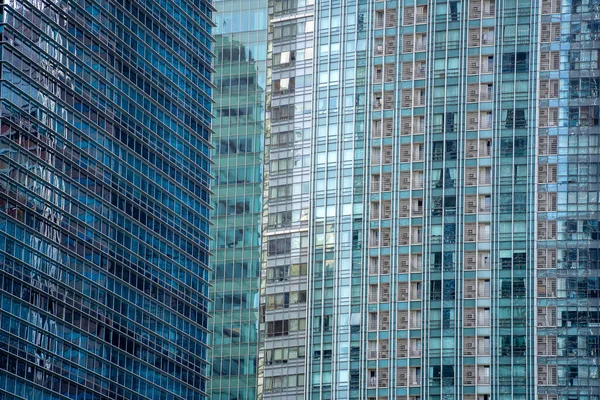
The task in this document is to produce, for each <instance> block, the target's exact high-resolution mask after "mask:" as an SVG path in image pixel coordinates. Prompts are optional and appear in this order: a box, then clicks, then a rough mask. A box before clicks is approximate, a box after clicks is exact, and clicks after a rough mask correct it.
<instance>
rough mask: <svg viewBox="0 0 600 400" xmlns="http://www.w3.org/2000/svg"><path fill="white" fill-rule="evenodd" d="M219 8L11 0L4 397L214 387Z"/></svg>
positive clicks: (0, 152)
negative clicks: (212, 232)
mask: <svg viewBox="0 0 600 400" xmlns="http://www.w3.org/2000/svg"><path fill="white" fill-rule="evenodd" d="M213 12H214V8H213V6H212V5H211V1H209V0H195V1H185V0H175V1H169V2H164V1H153V0H142V1H135V2H134V1H129V0H115V1H112V0H110V1H100V2H95V1H83V0H81V1H57V2H51V1H27V0H12V1H7V2H5V3H4V4H3V7H2V21H3V24H2V28H1V29H2V31H1V32H2V35H1V44H0V46H1V52H2V69H1V75H0V81H1V96H0V101H1V109H0V117H1V121H2V122H1V123H2V129H1V131H0V281H1V285H0V297H1V300H0V303H1V310H0V397H2V398H5V397H6V398H25V399H33V398H53V399H59V398H60V399H74V398H78V399H82V398H86V399H106V398H110V399H203V398H207V392H206V391H207V387H206V383H207V369H208V360H207V350H208V295H209V293H208V278H209V276H208V274H209V267H208V255H209V210H210V205H209V201H210V197H209V187H208V185H209V179H210V165H211V158H210V151H211V128H210V124H211V119H212V116H211V112H212V91H213V88H212V86H211V83H210V82H211V75H212V68H211V62H212V53H211V49H212V46H213V38H212V34H211V30H212V26H213V23H212V22H211V18H212V14H213Z"/></svg>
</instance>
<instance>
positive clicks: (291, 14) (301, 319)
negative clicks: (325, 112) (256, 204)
mask: <svg viewBox="0 0 600 400" xmlns="http://www.w3.org/2000/svg"><path fill="white" fill-rule="evenodd" d="M313 11H314V1H313V0H299V1H291V2H288V1H273V0H270V1H269V28H268V31H269V36H268V37H269V46H268V51H269V53H268V56H267V60H268V62H267V106H266V107H267V108H266V109H267V128H266V131H265V185H264V188H265V191H264V198H265V202H264V204H265V207H264V209H263V244H262V249H263V253H262V264H261V271H262V275H261V280H262V281H261V297H260V301H261V347H260V354H259V357H260V358H259V394H260V396H261V397H262V398H264V399H270V398H285V399H296V398H298V399H302V398H304V393H305V383H306V380H305V374H306V372H305V368H306V365H305V361H306V350H305V349H306V343H307V342H306V340H307V339H308V338H310V336H311V335H310V332H309V331H307V310H306V305H307V295H308V291H307V284H308V275H307V271H308V257H309V253H308V245H309V207H310V200H311V197H310V184H311V171H312V167H311V165H312V163H313V160H312V159H311V153H312V151H311V147H312V143H311V132H312V125H313V121H312V119H313V114H312V104H313V98H314V95H315V93H314V92H313V36H314V18H313Z"/></svg>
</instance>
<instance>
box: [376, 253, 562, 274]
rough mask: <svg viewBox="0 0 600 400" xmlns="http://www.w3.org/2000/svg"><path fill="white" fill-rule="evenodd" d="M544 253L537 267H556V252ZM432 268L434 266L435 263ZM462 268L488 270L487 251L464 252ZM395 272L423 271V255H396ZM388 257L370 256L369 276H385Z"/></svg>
mask: <svg viewBox="0 0 600 400" xmlns="http://www.w3.org/2000/svg"><path fill="white" fill-rule="evenodd" d="M548 251H549V253H545V250H544V249H539V250H538V265H543V266H544V267H542V268H552V265H554V266H555V265H556V250H553V249H550V250H548ZM432 266H435V262H434V264H433V265H432ZM463 267H464V269H465V270H466V271H474V270H489V269H490V267H491V259H490V253H489V252H487V251H480V252H476V251H465V252H464V259H463ZM396 268H397V272H398V273H400V274H405V273H409V272H422V271H423V254H421V253H416V254H400V255H398V264H397V267H396ZM391 269H392V268H391V259H390V256H387V255H381V256H371V257H369V274H370V275H387V274H389V273H390V272H391Z"/></svg>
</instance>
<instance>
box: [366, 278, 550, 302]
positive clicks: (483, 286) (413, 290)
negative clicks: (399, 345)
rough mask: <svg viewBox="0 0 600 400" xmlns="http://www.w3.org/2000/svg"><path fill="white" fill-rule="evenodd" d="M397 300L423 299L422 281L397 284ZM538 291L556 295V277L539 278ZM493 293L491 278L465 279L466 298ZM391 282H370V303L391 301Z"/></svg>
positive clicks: (546, 295) (487, 295) (464, 295)
mask: <svg viewBox="0 0 600 400" xmlns="http://www.w3.org/2000/svg"><path fill="white" fill-rule="evenodd" d="M550 280H552V282H553V284H554V285H553V286H551V287H549V288H546V289H543V288H541V286H540V285H541V284H542V283H548V282H549V281H550ZM397 286H398V290H397V292H396V301H416V300H422V299H423V297H422V296H423V287H422V282H420V281H418V282H399V283H398V284H397ZM538 293H539V296H540V297H556V279H555V278H541V279H540V280H538ZM490 294H491V289H490V280H489V279H465V281H464V288H463V297H464V298H465V299H477V298H489V297H490ZM390 298H391V296H390V283H379V284H370V285H369V292H368V301H369V303H389V302H390Z"/></svg>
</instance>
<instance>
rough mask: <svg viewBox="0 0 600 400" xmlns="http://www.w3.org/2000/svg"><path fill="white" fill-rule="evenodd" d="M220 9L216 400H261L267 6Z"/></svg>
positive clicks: (247, 3) (232, 2) (262, 0)
mask: <svg viewBox="0 0 600 400" xmlns="http://www.w3.org/2000/svg"><path fill="white" fill-rule="evenodd" d="M215 6H216V7H217V10H218V12H217V14H216V23H217V26H216V28H215V36H216V39H217V43H216V50H215V53H216V58H215V69H216V73H215V76H214V84H215V86H216V89H215V101H216V105H215V120H214V124H213V127H214V131H215V134H214V136H213V143H214V146H215V150H214V161H215V164H216V165H215V167H214V177H215V181H214V184H213V186H212V188H213V191H214V195H213V204H214V211H213V222H214V223H215V227H214V231H215V235H214V236H215V241H214V242H213V254H214V256H213V257H212V259H211V263H212V267H213V271H214V272H213V279H212V280H211V283H212V293H211V298H212V299H213V303H212V305H213V307H212V317H213V318H212V320H211V321H212V322H211V328H212V330H213V340H212V345H213V348H212V356H211V360H212V380H211V388H210V393H211V398H212V399H215V400H231V399H236V400H254V399H256V398H257V361H258V345H259V290H260V287H259V283H260V257H261V226H262V224H261V209H262V191H263V151H264V146H263V143H264V142H263V138H264V131H265V82H266V55H267V30H266V29H267V2H266V0H252V1H251V0H225V1H218V2H216V3H215Z"/></svg>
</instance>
